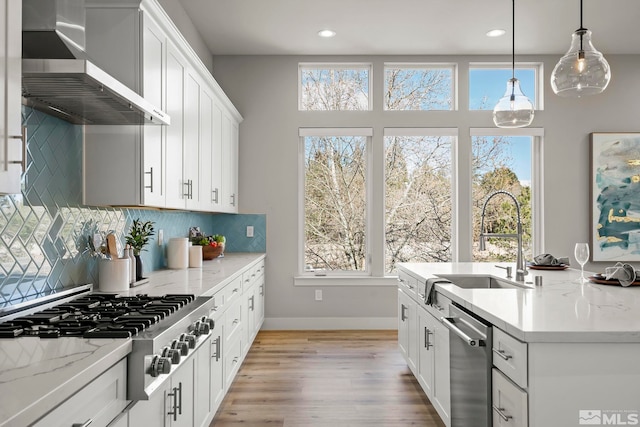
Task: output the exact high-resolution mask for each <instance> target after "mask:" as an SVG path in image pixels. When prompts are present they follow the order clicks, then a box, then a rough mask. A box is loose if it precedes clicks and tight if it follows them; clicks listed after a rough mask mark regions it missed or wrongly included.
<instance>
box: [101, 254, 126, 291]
mask: <svg viewBox="0 0 640 427" xmlns="http://www.w3.org/2000/svg"><path fill="white" fill-rule="evenodd" d="M129 274H130V267H129V258H120V259H111V260H109V259H101V260H100V261H99V262H98V288H99V289H100V291H102V292H122V291H126V290H128V289H129V284H130V283H129V282H130V280H129Z"/></svg>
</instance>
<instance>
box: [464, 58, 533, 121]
mask: <svg viewBox="0 0 640 427" xmlns="http://www.w3.org/2000/svg"><path fill="white" fill-rule="evenodd" d="M515 75H516V78H517V79H518V80H520V87H521V88H522V92H524V94H525V95H526V96H527V97H528V98H529V99H530V100H531V101H532V102H533V106H534V108H535V109H536V110H542V102H541V101H542V96H541V93H540V92H539V90H540V89H539V88H541V87H542V85H541V84H540V82H539V79H540V78H541V76H542V65H541V64H516V70H515ZM510 78H511V64H504V65H490V64H471V66H470V67H469V109H470V110H493V107H495V106H496V104H497V103H498V100H500V98H502V96H503V95H504V93H505V90H506V88H507V81H508V80H509V79H510Z"/></svg>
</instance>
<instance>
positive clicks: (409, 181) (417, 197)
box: [385, 136, 453, 272]
mask: <svg viewBox="0 0 640 427" xmlns="http://www.w3.org/2000/svg"><path fill="white" fill-rule="evenodd" d="M452 141H453V137H450V136H444V137H442V136H441V137H428V136H423V137H406V136H402V137H398V136H393V137H385V185H386V186H385V241H386V248H385V250H386V252H385V271H387V272H392V271H393V269H394V267H395V264H396V263H397V262H447V261H451V216H452V204H451V195H452V192H451V190H452V188H451V148H452Z"/></svg>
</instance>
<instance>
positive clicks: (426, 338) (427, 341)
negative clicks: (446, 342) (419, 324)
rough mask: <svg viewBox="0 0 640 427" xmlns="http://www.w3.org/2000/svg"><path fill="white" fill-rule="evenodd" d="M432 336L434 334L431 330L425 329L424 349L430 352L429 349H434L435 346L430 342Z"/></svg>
mask: <svg viewBox="0 0 640 427" xmlns="http://www.w3.org/2000/svg"><path fill="white" fill-rule="evenodd" d="M432 334H433V332H431V331H430V330H429V328H427V327H426V326H425V327H424V348H426V349H427V350H429V347H433V344H431V341H429V335H432Z"/></svg>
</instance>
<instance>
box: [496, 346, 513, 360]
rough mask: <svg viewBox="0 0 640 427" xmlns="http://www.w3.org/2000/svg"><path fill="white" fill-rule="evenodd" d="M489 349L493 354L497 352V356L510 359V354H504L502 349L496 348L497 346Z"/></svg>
mask: <svg viewBox="0 0 640 427" xmlns="http://www.w3.org/2000/svg"><path fill="white" fill-rule="evenodd" d="M491 351H493V352H494V353H495V354H497V355H498V356H500V357H502V358H503V359H504V360H509V359H512V358H513V356H511V355H510V354H506V353H505V352H504V350H498V349H497V348H495V347H494V348H492V349H491Z"/></svg>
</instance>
